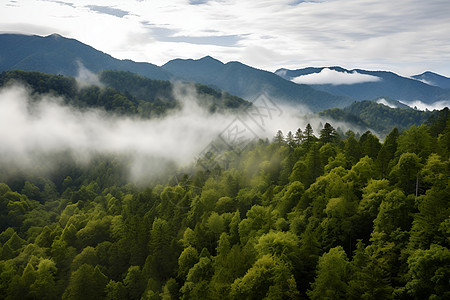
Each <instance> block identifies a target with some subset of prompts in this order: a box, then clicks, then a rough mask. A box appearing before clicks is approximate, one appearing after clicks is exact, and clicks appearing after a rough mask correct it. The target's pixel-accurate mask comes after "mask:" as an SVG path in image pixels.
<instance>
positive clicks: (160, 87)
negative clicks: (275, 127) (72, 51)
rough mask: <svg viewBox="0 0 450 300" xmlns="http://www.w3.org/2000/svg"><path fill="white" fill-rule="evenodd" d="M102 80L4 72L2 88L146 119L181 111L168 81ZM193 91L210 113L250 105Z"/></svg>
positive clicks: (115, 74) (124, 76)
mask: <svg viewBox="0 0 450 300" xmlns="http://www.w3.org/2000/svg"><path fill="white" fill-rule="evenodd" d="M99 77H100V80H101V86H96V85H86V86H81V87H80V86H79V85H78V84H77V81H76V80H75V79H74V78H73V77H67V76H61V75H52V74H46V73H40V72H36V71H4V72H1V73H0V88H2V87H4V86H9V85H10V84H11V83H13V82H15V83H21V84H23V85H26V86H28V87H30V91H32V94H35V95H45V94H51V95H55V96H59V97H61V98H62V99H64V102H65V103H66V104H68V105H69V106H74V107H81V108H86V107H94V108H102V109H104V110H106V111H108V112H115V113H119V114H127V115H138V116H140V117H143V118H150V117H154V116H160V115H164V114H165V113H166V112H168V111H169V110H171V109H175V108H179V107H180V101H179V100H180V99H179V98H177V97H175V95H174V92H173V89H174V84H173V83H171V82H169V81H163V80H153V79H149V78H146V77H143V76H140V75H136V74H133V73H130V72H125V71H104V72H102V73H100V76H99ZM188 87H190V86H188ZM192 90H193V91H194V92H195V93H196V100H197V103H198V104H199V106H201V107H202V108H204V109H205V110H207V111H209V112H211V113H214V112H219V111H225V110H227V111H228V110H236V111H238V112H239V111H241V107H244V106H245V107H247V106H248V105H249V103H248V102H247V101H245V100H243V99H241V98H238V97H235V96H232V95H229V94H226V93H222V92H220V91H217V90H214V89H212V88H210V87H208V86H204V85H201V84H197V85H193V89H192ZM187 92H188V91H186V93H187ZM184 93H185V92H184V91H183V90H180V91H177V95H178V96H179V97H180V96H181V97H182V96H184ZM38 98H39V97H38Z"/></svg>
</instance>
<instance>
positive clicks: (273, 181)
mask: <svg viewBox="0 0 450 300" xmlns="http://www.w3.org/2000/svg"><path fill="white" fill-rule="evenodd" d="M11 74H12V73H10V72H8V73H3V74H2V76H1V78H2V79H1V80H3V81H2V82H1V83H2V85H6V86H9V84H8V83H7V82H8V80H6V78H7V77H8V76H10V77H15V78H16V77H17V76H18V75H17V74H19V75H20V76H31V77H33V78H36V81H35V83H34V84H33V83H30V79H29V78H28V79H27V80H26V82H28V84H29V85H31V86H32V87H33V88H32V90H30V91H26V90H24V89H23V88H21V89H17V88H15V87H14V88H11V86H9V87H8V88H6V89H5V90H3V91H2V93H1V96H2V97H3V98H0V100H1V101H6V100H4V99H6V96H8V99H14V100H16V102H14V103H9V104H8V106H4V107H15V108H16V112H20V114H18V115H19V116H22V117H23V118H24V120H25V121H23V123H20V120H16V119H14V118H13V117H11V116H9V115H8V114H6V113H4V114H3V115H2V118H9V119H8V120H10V121H11V122H16V124H29V122H31V123H32V122H34V121H36V118H37V119H38V120H42V119H45V118H44V116H45V115H46V114H45V113H46V112H47V113H50V112H60V110H61V109H63V110H64V109H67V110H69V108H70V110H69V112H70V113H67V114H63V113H61V114H60V115H61V116H63V117H64V118H65V119H64V120H65V121H66V122H65V123H66V124H68V125H70V126H69V127H67V128H65V130H66V129H69V128H74V129H75V131H74V132H80V131H78V129H79V127H76V126H77V125H76V124H78V123H79V122H80V121H82V122H84V123H88V124H91V125H92V124H96V125H97V126H93V125H92V127H90V128H89V127H82V128H84V129H86V130H87V131H88V132H89V134H91V136H92V135H93V136H101V135H96V134H97V131H98V130H100V131H99V132H104V131H106V129H107V126H106V127H102V126H105V124H106V125H108V124H109V127H110V128H109V129H111V130H114V129H115V128H114V126H118V127H120V123H115V122H113V119H108V118H112V117H111V113H112V112H114V113H115V115H114V118H117V119H118V120H121V121H120V122H125V123H126V124H129V123H130V122H131V123H132V122H138V123H133V124H138V125H139V126H140V127H144V129H146V130H149V131H150V129H151V127H152V125H155V124H160V123H151V122H156V120H159V121H162V120H165V119H166V118H167V117H168V118H169V119H168V120H176V121H180V120H181V122H182V120H183V118H181V117H178V119H177V118H176V116H180V114H181V116H183V112H185V110H184V109H183V108H182V107H180V106H179V105H180V104H178V102H177V101H176V99H178V98H177V96H176V91H177V89H176V88H175V89H173V88H172V87H170V88H169V87H167V86H166V85H167V83H166V82H152V83H151V84H155V85H157V86H159V89H160V92H159V93H158V94H155V95H154V96H151V97H152V98H148V99H143V98H142V95H144V94H145V95H148V94H147V93H146V92H145V91H139V90H138V89H137V87H138V86H139V85H138V84H137V83H136V82H137V81H138V80H144V79H142V78H141V79H139V78H135V81H133V82H134V84H136V88H133V90H126V86H127V84H128V83H127V84H125V83H124V82H125V81H126V80H127V78H129V76H130V74H126V73H114V72H112V73H110V74H109V75H111V76H116V75H117V76H119V77H116V79H114V78H113V77H111V78H109V79H105V80H102V82H103V84H105V86H104V87H95V86H88V87H86V88H80V87H79V86H77V84H76V82H75V81H74V80H73V79H70V78H66V77H58V76H51V75H43V74H39V73H34V72H23V73H16V74H14V76H12V75H11ZM102 76H107V74H106V75H101V76H100V77H102ZM120 76H124V77H123V78H122V77H120ZM114 80H117V85H116V87H115V88H111V87H108V86H107V84H106V83H105V82H109V84H111V82H112V81H114ZM44 81H45V82H44ZM47 81H48V82H47ZM64 82H66V83H67V85H64V84H63V83H64ZM133 82H130V84H133ZM120 83H124V85H123V86H120ZM51 84H54V86H56V85H58V87H57V88H51V89H50V88H48V87H49V86H50V85H51ZM169 89H170V90H173V91H175V93H171V92H168V91H169ZM195 89H196V93H197V94H199V95H200V96H199V97H200V98H201V97H202V96H201V95H204V99H205V100H204V102H203V103H200V104H198V106H199V107H201V108H202V110H200V111H205V110H206V111H207V112H209V114H205V115H202V117H204V118H203V119H201V120H200V121H199V122H203V125H207V126H215V125H214V124H215V122H209V121H208V120H209V119H208V115H211V112H216V113H214V115H213V116H214V118H219V119H215V120H219V121H218V122H222V123H221V124H220V125H221V127H217V130H220V129H223V126H226V125H227V123H225V122H228V121H230V119H228V118H227V116H228V113H227V111H229V110H231V111H235V112H236V113H237V112H238V111H239V109H238V108H239V107H240V105H248V104H245V103H244V102H242V101H243V100H241V99H239V98H234V97H233V96H229V95H223V94H221V93H218V92H217V91H215V90H213V89H210V88H208V87H204V86H203V87H202V86H196V87H195ZM152 90H154V89H152ZM5 91H6V92H5ZM164 91H167V93H165V92H164ZM8 93H9V94H8ZM17 93H18V94H17ZM21 93H22V94H21ZM41 93H46V94H49V93H50V94H53V95H54V96H57V97H54V98H51V99H53V100H52V101H53V102H52V101H50V102H48V101H49V97H46V98H45V99H46V101H47V102H45V103H47V104H46V105H45V106H40V104H39V103H41V104H42V103H43V102H42V98H40V97H41ZM132 93H135V94H132ZM139 93H142V95H140V94H139ZM180 93H181V92H180ZM217 93H218V94H217ZM21 95H22V96H24V97H25V99H29V100H30V101H31V102H30V101H29V102H26V101H25V102H20V101H22V100H21V99H23V98H24V97H22V96H21ZM164 95H166V96H167V97H166V96H164ZM208 95H210V96H208ZM211 95H212V96H211ZM102 97H105V98H102ZM171 97H173V98H171ZM220 97H221V98H220ZM224 97H225V99H230V101H231V102H230V103H228V104H226V101H222V100H223V99H224ZM227 97H228V98H227ZM2 99H3V100H2ZM56 99H59V100H56ZM114 99H116V100H117V101H118V102H117V106H115V104H114V103H115V102H114ZM155 99H160V102H158V101H156V100H155ZM217 99H221V100H220V101H219V100H217ZM27 101H28V100H27ZM33 101H35V102H33ZM54 101H56V104H55V102H54ZM58 101H62V104H61V102H58ZM30 103H31V104H30ZM33 103H35V105H33ZM127 103H128V105H129V106H128V108H126V109H125V108H124V107H127V106H126V105H127ZM154 103H157V104H154ZM52 105H53V106H52ZM93 107H94V108H96V109H100V108H101V110H92V108H93ZM133 107H134V108H133ZM73 108H75V109H73ZM47 109H50V110H49V111H47ZM146 109H147V110H146ZM24 112H27V113H24ZM63 112H64V111H63ZM0 114H1V112H0ZM104 114H106V116H105V115H104ZM150 116H151V117H152V119H149V120H145V118H148V117H150ZM163 116H166V118H164V117H163ZM174 116H175V117H174ZM196 116H199V115H196ZM77 118H78V119H77ZM80 118H81V119H80ZM89 118H91V119H89ZM170 118H174V119H170ZM211 118H212V117H211ZM2 120H3V119H2ZM2 120H0V122H4V121H2ZM94 120H101V122H97V123H95V122H94ZM152 120H153V121H152ZM191 121H192V122H194V123H195V122H196V120H191ZM197 121H198V120H197ZM127 122H128V123H127ZM139 122H143V123H139ZM147 122H150V123H147ZM63 123H64V122H62V123H61V124H63ZM2 124H3V125H4V126H6V125H7V124H4V123H2ZM32 124H33V123H32ZM34 124H43V123H42V122H37V123H34ZM58 124H60V123H58ZM117 124H119V125H117ZM181 124H183V125H184V126H188V125H189V124H190V123H189V124H188V123H181ZM336 124H337V123H336ZM336 124H333V123H330V122H324V124H323V125H322V126H320V129H318V130H316V131H315V130H314V128H316V126H311V125H310V124H309V123H308V124H305V125H301V126H292V127H291V128H289V130H290V131H289V130H284V131H281V130H279V131H278V132H276V131H273V132H272V133H271V135H272V138H271V140H268V139H264V138H262V139H254V140H253V141H251V142H249V143H248V144H247V145H245V147H242V148H239V151H237V150H236V149H237V148H233V149H229V150H227V151H225V152H223V153H222V152H220V153H209V152H208V153H206V155H204V156H201V157H200V158H199V159H198V160H197V161H196V163H195V165H193V166H191V167H187V168H185V169H182V170H181V171H180V170H178V169H177V167H176V166H173V169H168V170H169V172H166V173H160V172H157V174H158V175H157V176H156V177H155V178H152V180H148V182H150V183H147V184H146V185H145V186H142V185H135V184H133V183H132V182H131V181H130V178H129V176H126V175H124V171H125V170H128V169H129V167H130V160H127V159H123V154H124V153H125V152H121V151H118V150H121V148H120V147H119V148H115V149H113V150H115V151H108V150H107V149H108V147H113V145H115V144H118V145H122V144H123V143H124V142H123V140H118V141H117V143H111V139H114V137H113V136H112V135H111V136H108V135H107V136H106V138H105V139H104V140H102V144H104V143H106V145H108V147H105V148H104V149H103V150H102V151H100V154H102V155H94V156H91V157H89V159H87V160H86V161H87V163H84V164H83V163H81V164H80V163H79V162H80V161H83V159H81V160H80V159H79V158H77V157H76V155H74V154H73V153H83V152H84V151H85V150H86V149H87V150H89V148H88V147H87V146H86V147H87V148H82V151H79V152H77V151H75V152H71V153H67V149H64V148H63V149H61V151H60V152H57V153H58V155H55V154H53V155H52V156H51V158H52V161H53V163H54V164H56V166H57V168H52V169H49V170H45V172H39V170H37V171H35V172H31V171H30V172H28V171H27V170H30V169H26V168H21V167H23V166H21V165H20V164H19V162H20V161H18V162H16V163H11V159H13V153H7V151H6V150H8V149H9V150H11V149H13V148H12V145H13V142H14V136H16V137H17V136H19V135H20V134H23V136H26V137H28V135H26V133H24V132H22V133H21V132H19V131H17V128H16V129H14V128H13V127H11V128H6V130H5V128H1V131H2V139H4V140H5V141H6V139H8V140H7V141H8V144H7V145H5V144H4V143H1V144H0V150H1V151H2V152H1V154H2V159H1V160H0V161H1V164H2V168H1V169H0V179H1V182H0V232H1V233H0V278H1V279H0V298H4V299H60V298H62V299H179V298H182V299H429V298H430V299H448V298H450V283H449V280H448V278H450V251H449V247H450V219H449V215H450V204H449V198H450V184H449V181H450V178H449V176H450V122H449V110H448V109H444V110H442V111H440V112H434V113H433V114H430V116H429V118H428V120H427V121H426V122H425V123H424V124H422V125H419V126H416V125H413V126H411V127H409V128H408V129H406V130H403V131H399V130H398V129H397V128H393V129H391V130H390V132H389V133H388V134H387V135H386V136H385V137H384V139H383V141H382V142H380V139H379V138H378V137H377V136H376V135H374V134H372V133H371V132H370V131H366V132H364V133H362V134H358V133H354V132H353V131H351V130H348V131H346V132H345V133H343V132H342V130H338V128H337V127H338V126H337V125H336ZM50 125H51V124H50ZM91 125H90V126H91ZM139 126H136V127H133V129H135V130H138V129H137V128H138V127H139ZM145 126H148V127H145ZM192 126H195V125H192ZM35 127H36V126H34V127H33V126H30V127H28V128H27V132H29V131H31V132H33V133H36V134H37V133H38V132H39V130H38V131H33V130H36V128H35ZM125 128H129V127H125ZM8 130H10V131H11V132H14V133H15V134H16V135H6V134H5V132H7V131H8ZM15 130H16V131H15ZM41 130H48V131H49V132H52V133H53V134H57V133H58V131H55V130H54V129H52V126H48V127H45V128H42V129H41ZM161 130H162V129H161ZM125 131H126V132H127V134H128V135H129V136H130V140H133V138H136V137H139V136H141V135H139V134H136V132H133V131H129V130H125ZM114 132H116V133H119V132H120V130H116V131H114ZM192 132H195V133H196V134H197V133H199V132H200V131H195V130H194V131H192ZM211 132H212V133H214V134H217V132H214V131H211ZM163 133H165V132H163ZM66 134H67V135H69V137H67V136H64V135H61V136H60V137H59V138H58V139H51V138H49V139H48V140H46V142H45V143H42V141H41V142H39V140H31V141H30V144H29V145H28V146H27V145H22V146H23V148H17V149H22V155H24V156H22V157H26V158H27V159H31V160H33V159H40V160H39V161H38V162H37V163H36V164H35V166H37V165H42V162H47V161H48V157H45V154H46V153H50V152H46V151H42V152H41V154H42V155H44V157H43V156H38V157H33V156H29V155H28V154H29V153H31V152H33V151H32V150H33V149H35V150H36V147H41V149H55V145H54V144H53V145H51V143H52V142H54V141H55V140H59V139H61V138H62V139H66V140H65V141H68V142H69V143H70V141H73V139H72V138H71V137H70V135H71V134H73V133H71V132H70V130H69V132H66ZM105 134H106V133H105ZM135 134H136V135H135ZM87 136H90V135H87ZM156 137H158V136H156ZM211 138H212V139H213V138H214V137H212V136H206V137H205V141H206V140H207V139H211ZM161 139H162V136H161ZM18 140H19V141H23V139H18ZM77 141H78V140H77ZM91 142H92V140H89V139H88V143H87V144H90V143H91ZM157 142H158V140H157V139H156V140H152V143H157ZM125 145H126V146H127V147H130V148H132V147H135V148H138V146H136V145H141V144H139V142H138V141H136V142H135V143H132V142H128V143H125ZM79 146H80V144H76V147H75V146H74V147H71V148H70V149H69V150H70V151H73V150H74V149H76V148H77V147H79ZM33 147H34V148H33ZM117 147H118V146H117ZM142 147H143V149H144V150H145V149H153V148H151V147H150V148H146V147H144V146H142ZM165 147H169V146H165ZM165 147H161V149H163V150H164V151H172V149H168V148H167V149H165ZM170 147H178V150H179V151H181V152H180V153H183V147H188V144H184V143H183V139H181V140H180V144H176V143H174V144H173V145H172V144H171V145H170ZM30 148H31V150H30ZM56 148H58V147H56ZM203 148H204V147H203ZM203 148H202V149H203ZM5 149H6V150H5ZM14 149H16V148H14ZM17 149H16V150H17ZM96 149H101V148H96ZM202 149H200V150H199V153H200V151H201V150H202ZM5 153H6V154H5ZM51 153H54V152H51ZM6 155H8V156H9V157H8V159H4V157H5V156H6ZM130 155H131V154H130ZM8 162H10V165H8ZM26 163H27V164H28V162H26ZM30 163H32V162H30ZM150 166H153V165H152V164H150ZM144 167H145V166H144ZM24 170H25V171H24ZM172 170H173V171H172ZM152 172H153V170H152V169H150V170H146V173H143V174H144V177H145V176H147V174H149V173H152ZM155 172H156V170H155Z"/></svg>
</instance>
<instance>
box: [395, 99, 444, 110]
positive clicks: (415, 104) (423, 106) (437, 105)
mask: <svg viewBox="0 0 450 300" xmlns="http://www.w3.org/2000/svg"><path fill="white" fill-rule="evenodd" d="M400 102H401V103H403V104H405V105H408V106H409V107H411V108H414V109H418V110H435V109H437V110H441V109H443V108H445V107H450V100H443V101H437V102H434V103H430V104H428V103H424V102H422V101H420V100H414V101H400Z"/></svg>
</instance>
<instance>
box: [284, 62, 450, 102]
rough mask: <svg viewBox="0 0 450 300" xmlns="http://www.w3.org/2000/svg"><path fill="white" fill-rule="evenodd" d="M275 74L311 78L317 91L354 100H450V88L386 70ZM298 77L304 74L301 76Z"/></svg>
mask: <svg viewBox="0 0 450 300" xmlns="http://www.w3.org/2000/svg"><path fill="white" fill-rule="evenodd" d="M333 71H334V72H333ZM275 74H277V75H279V76H280V77H282V78H284V79H286V80H295V81H297V82H302V81H303V82H305V80H306V79H308V81H307V82H309V84H310V85H311V86H312V87H314V88H315V89H317V90H321V91H324V92H328V93H331V94H334V95H339V96H344V97H349V98H351V99H353V100H371V99H375V98H378V97H389V98H393V99H396V100H400V101H403V102H412V101H415V100H420V101H422V102H424V103H427V104H431V103H434V102H437V101H448V100H449V99H450V91H448V90H445V89H442V88H440V87H438V86H432V85H429V84H426V83H424V82H421V81H418V80H416V79H411V78H406V77H402V76H399V75H397V74H395V73H392V72H386V71H367V70H361V69H354V70H346V69H344V68H341V67H330V68H304V69H297V70H289V69H279V70H277V71H276V72H275ZM319 74H320V75H319ZM306 75H307V76H306ZM299 76H305V77H304V78H301V79H300V78H299ZM325 76H326V78H325ZM302 79H303V80H302ZM320 80H322V81H320ZM327 80H328V82H333V81H334V84H330V83H328V84H326V83H325V82H326V81H327ZM345 80H349V81H348V82H350V83H351V84H348V83H346V84H343V83H341V82H344V81H345ZM339 81H341V82H339ZM358 81H361V82H358ZM315 82H317V84H315Z"/></svg>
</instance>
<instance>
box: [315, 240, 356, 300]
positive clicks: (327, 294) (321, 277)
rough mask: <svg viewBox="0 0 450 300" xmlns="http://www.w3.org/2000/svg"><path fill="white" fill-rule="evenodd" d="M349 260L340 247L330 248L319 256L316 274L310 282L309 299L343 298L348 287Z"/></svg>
mask: <svg viewBox="0 0 450 300" xmlns="http://www.w3.org/2000/svg"><path fill="white" fill-rule="evenodd" d="M349 271H350V270H349V262H348V259H347V255H346V254H345V252H344V249H342V247H336V248H332V249H330V251H328V252H327V253H325V254H323V255H322V257H320V258H319V263H318V265H317V276H316V278H315V280H314V282H313V283H312V284H311V290H310V291H308V296H309V297H310V298H311V299H345V298H346V293H347V289H348V284H347V282H348V278H349V275H350V274H349Z"/></svg>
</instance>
